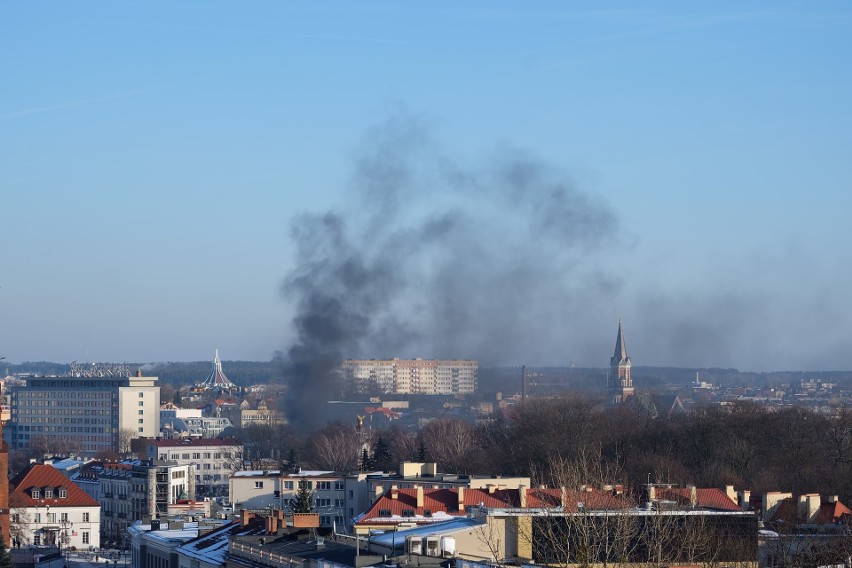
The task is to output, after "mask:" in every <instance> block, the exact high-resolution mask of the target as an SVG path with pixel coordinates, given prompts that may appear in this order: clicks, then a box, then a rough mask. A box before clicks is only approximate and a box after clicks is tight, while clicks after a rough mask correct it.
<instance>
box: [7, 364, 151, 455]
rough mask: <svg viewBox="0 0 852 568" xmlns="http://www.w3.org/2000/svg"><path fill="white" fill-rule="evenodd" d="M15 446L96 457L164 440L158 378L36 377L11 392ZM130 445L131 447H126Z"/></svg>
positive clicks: (139, 374)
mask: <svg viewBox="0 0 852 568" xmlns="http://www.w3.org/2000/svg"><path fill="white" fill-rule="evenodd" d="M9 428H11V430H12V431H11V436H10V439H9V440H10V442H11V445H12V446H13V447H14V448H16V449H42V448H43V449H44V450H46V451H49V452H57V453H58V452H61V451H63V450H65V451H73V452H75V453H76V452H79V453H81V454H83V455H94V454H97V453H98V452H101V451H106V450H115V451H126V450H127V449H129V440H130V439H131V438H142V437H149V438H153V437H156V436H159V433H160V387H159V385H157V377H143V376H142V374H141V372H140V373H137V374H136V376H135V377H134V376H76V375H74V374H69V375H66V376H49V377H33V378H28V379H27V380H26V384H25V385H22V386H15V387H12V389H11V415H10V424H9ZM123 446H126V447H123Z"/></svg>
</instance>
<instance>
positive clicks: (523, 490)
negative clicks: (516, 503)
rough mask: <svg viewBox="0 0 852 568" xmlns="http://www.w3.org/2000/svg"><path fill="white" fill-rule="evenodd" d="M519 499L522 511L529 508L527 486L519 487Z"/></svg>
mask: <svg viewBox="0 0 852 568" xmlns="http://www.w3.org/2000/svg"><path fill="white" fill-rule="evenodd" d="M518 499H519V500H520V503H521V509H525V508H526V507H527V486H526V485H518Z"/></svg>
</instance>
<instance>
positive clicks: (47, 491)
mask: <svg viewBox="0 0 852 568" xmlns="http://www.w3.org/2000/svg"><path fill="white" fill-rule="evenodd" d="M44 498H45V499H53V489H45V490H44Z"/></svg>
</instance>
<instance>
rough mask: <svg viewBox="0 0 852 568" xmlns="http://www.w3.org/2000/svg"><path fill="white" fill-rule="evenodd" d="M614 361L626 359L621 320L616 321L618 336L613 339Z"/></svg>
mask: <svg viewBox="0 0 852 568" xmlns="http://www.w3.org/2000/svg"><path fill="white" fill-rule="evenodd" d="M613 358H614V359H627V358H628V357H627V344H626V343H624V328H623V326H622V325H621V320H618V336H617V337H616V338H615V354H614V355H613Z"/></svg>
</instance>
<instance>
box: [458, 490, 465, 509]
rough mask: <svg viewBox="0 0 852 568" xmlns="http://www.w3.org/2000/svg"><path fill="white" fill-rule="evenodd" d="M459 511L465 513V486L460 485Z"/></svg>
mask: <svg viewBox="0 0 852 568" xmlns="http://www.w3.org/2000/svg"><path fill="white" fill-rule="evenodd" d="M458 495H459V512H461V513H464V487H459V490H458Z"/></svg>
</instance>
